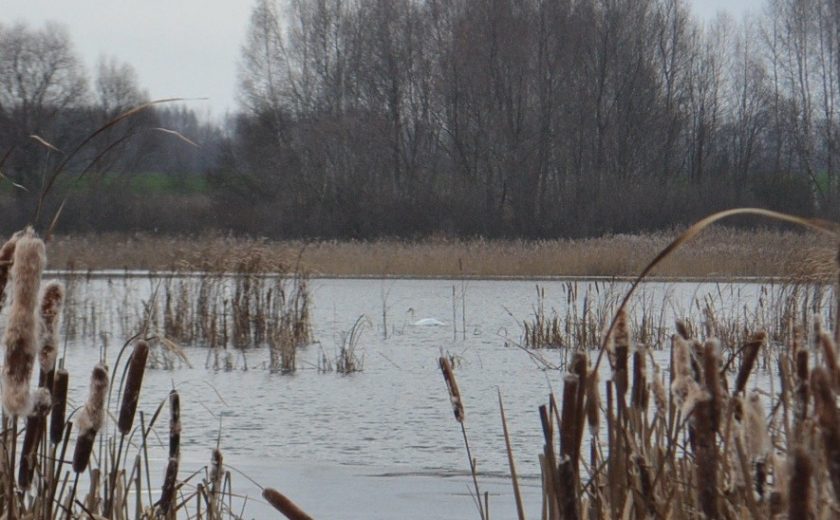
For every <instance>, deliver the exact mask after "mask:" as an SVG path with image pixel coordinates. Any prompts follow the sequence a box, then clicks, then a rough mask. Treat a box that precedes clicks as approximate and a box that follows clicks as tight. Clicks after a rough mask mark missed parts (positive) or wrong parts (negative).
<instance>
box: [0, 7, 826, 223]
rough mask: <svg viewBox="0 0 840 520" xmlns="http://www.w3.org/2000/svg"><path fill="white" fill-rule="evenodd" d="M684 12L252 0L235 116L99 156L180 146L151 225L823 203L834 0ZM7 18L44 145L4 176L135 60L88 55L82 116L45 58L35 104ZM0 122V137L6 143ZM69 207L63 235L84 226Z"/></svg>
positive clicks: (15, 118) (35, 167)
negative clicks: (167, 191) (184, 180)
mask: <svg viewBox="0 0 840 520" xmlns="http://www.w3.org/2000/svg"><path fill="white" fill-rule="evenodd" d="M689 7H690V6H689V5H688V4H687V2H686V1H685V0H283V1H275V0H258V1H257V2H256V3H255V5H254V7H253V10H252V15H251V19H250V23H249V27H248V31H247V37H246V40H245V41H244V42H243V44H242V53H241V60H240V70H239V84H240V89H239V90H240V110H239V111H238V112H237V113H236V114H234V115H233V116H232V117H230V118H229V119H228V120H227V121H226V122H225V124H224V128H218V127H216V128H214V127H212V125H203V124H202V123H200V122H196V123H195V124H194V125H193V126H192V127H190V125H183V127H179V126H178V125H179V124H180V123H179V122H178V121H177V120H175V121H165V123H169V124H171V125H172V126H173V127H174V129H175V130H177V131H179V132H182V133H183V134H184V135H189V134H190V132H198V133H200V134H203V135H202V136H201V137H202V139H201V141H202V143H201V144H202V147H201V148H199V149H192V148H191V149H190V150H189V151H186V152H185V151H184V147H183V146H182V145H183V143H182V142H180V141H179V140H172V139H161V138H162V137H171V136H164V135H161V134H162V133H161V132H140V131H138V130H136V129H135V130H134V133H135V134H136V135H134V137H139V139H134V138H132V139H131V140H126V142H125V143H120V146H124V148H122V149H123V150H125V151H124V152H122V151H121V152H120V153H118V154H105V155H106V156H110V157H114V159H113V161H115V164H117V165H119V166H120V167H121V168H124V169H126V170H134V171H138V170H141V169H143V168H145V167H146V166H143V167H139V166H137V164H136V163H135V164H131V162H132V161H140V162H141V163H142V161H143V160H145V159H144V158H148V157H150V156H149V155H148V154H147V153H145V152H143V151H142V150H141V148H140V147H142V146H149V147H151V149H155V150H157V152H155V153H157V154H158V155H157V156H156V157H158V159H157V163H156V164H162V163H166V161H167V160H169V158H170V154H175V155H177V154H181V155H182V157H187V156H189V157H192V159H190V161H192V162H190V166H189V167H186V166H185V167H180V166H179V167H178V168H173V174H184V172H186V171H188V170H189V171H190V172H194V173H196V174H199V175H202V176H203V178H204V179H205V180H206V183H207V184H206V186H207V188H206V191H205V192H203V193H202V194H201V195H200V196H196V195H195V194H192V195H190V196H189V197H191V198H190V199H189V200H188V201H187V202H189V203H186V202H185V203H181V204H173V203H172V202H173V201H169V203H168V204H166V206H165V207H162V208H159V212H156V213H155V215H157V216H158V218H159V220H160V221H159V222H157V223H156V225H159V226H161V227H163V228H165V229H169V228H170V227H171V228H172V229H173V230H178V228H179V227H180V228H183V229H181V230H186V231H195V230H200V229H206V228H216V229H218V228H221V229H229V230H236V231H246V232H250V233H256V234H265V235H269V236H295V237H330V238H331V237H353V238H369V237H377V236H402V237H418V236H428V235H435V234H444V235H447V236H476V235H481V236H488V237H499V236H521V237H531V238H540V237H555V236H590V235H597V234H602V233H607V232H633V231H639V230H651V229H660V228H663V227H670V226H673V225H679V224H683V223H686V222H690V221H693V220H696V219H697V218H699V217H700V216H703V215H705V214H707V213H710V212H712V211H715V210H719V209H723V208H728V207H733V206H746V205H749V206H761V207H766V208H771V209H776V210H781V211H787V212H793V213H797V214H801V215H819V216H823V217H827V218H837V217H838V216H840V215H838V210H837V209H836V208H837V206H838V204H837V203H838V202H840V200H838V199H840V197H838V196H840V177H838V168H839V167H840V165H838V158H839V157H838V152H840V150H839V149H838V144H840V143H838V133H840V126H838V123H840V121H838V114H837V101H838V96H840V3H838V2H835V1H832V0H768V2H767V3H766V4H765V6H764V9H763V11H762V13H760V14H759V15H757V16H754V17H751V18H745V19H743V20H740V21H737V22H736V21H735V20H732V19H731V18H728V17H725V16H719V17H717V18H715V19H713V20H711V21H707V22H703V21H700V20H698V19H696V18H694V17H692V15H691V14H690V9H689ZM26 30H28V31H29V33H32V34H34V33H35V32H37V31H32V30H31V29H26ZM14 31H15V27H11V28H9V27H2V26H0V82H2V89H3V92H2V93H0V118H2V119H0V122H2V123H3V124H2V128H4V129H7V128H8V129H11V130H10V132H11V133H12V134H13V135H16V136H18V138H19V139H21V140H22V141H20V143H16V144H17V146H18V148H20V149H24V148H26V147H28V148H33V147H34V148H39V149H40V153H34V152H33V153H31V154H21V155H22V156H23V158H21V159H19V160H21V161H24V162H25V161H27V160H28V161H31V162H33V164H25V165H19V164H17V163H14V164H13V163H11V162H8V163H7V164H5V165H4V166H2V167H0V170H3V171H4V173H6V174H7V175H8V176H9V178H11V179H16V180H19V179H23V178H25V175H37V172H39V171H43V168H44V166H43V165H42V164H41V163H40V162H39V161H44V160H45V159H44V157H45V154H44V153H43V145H42V144H41V143H39V142H37V141H35V140H33V139H31V138H29V137H28V135H29V133H30V130H29V129H30V128H33V127H32V126H31V125H32V124H33V123H32V121H45V122H46V123H42V124H45V125H47V126H50V127H51V128H52V127H56V126H57V127H63V126H67V125H68V121H79V119H84V118H89V119H90V118H93V119H92V120H93V121H96V120H97V119H96V117H100V119H99V121H101V120H102V118H107V115H103V114H105V113H107V111H106V110H105V108H106V107H110V106H118V105H119V103H118V102H117V101H116V100H118V99H120V97H119V93H121V92H124V91H125V90H123V89H122V88H121V87H122V85H123V83H120V82H116V81H113V78H112V80H111V82H110V87H107V88H104V87H100V86H99V84H100V79H99V77H100V76H101V75H103V74H104V84H105V85H106V86H107V85H108V84H109V82H108V78H109V77H131V74H128V73H126V72H125V70H126V69H125V68H124V66H122V65H120V64H118V63H115V62H107V61H106V62H103V63H102V64H101V65H100V67H99V69H101V70H97V79H95V80H94V82H93V84H94V85H95V88H92V89H91V88H90V87H87V88H88V92H91V93H93V92H95V93H97V96H98V97H95V98H94V99H97V101H95V102H88V104H86V105H85V106H84V107H83V108H80V107H78V106H77V105H73V103H74V102H77V100H79V99H80V96H79V95H78V94H72V93H71V92H72V89H73V88H76V89H81V88H82V87H80V86H78V84H77V83H76V82H74V81H70V79H68V78H72V77H73V75H72V74H70V73H69V72H65V73H62V74H63V76H62V77H63V78H64V79H63V80H62V84H63V85H64V89H63V90H62V91H58V90H56V91H55V92H53V91H50V90H47V93H48V95H44V96H41V97H38V96H35V98H36V99H42V100H43V99H49V102H46V103H42V105H43V107H47V108H46V109H44V108H43V107H42V108H35V107H36V106H37V105H38V103H36V102H34V101H25V102H24V101H23V99H25V98H26V96H27V95H29V94H31V93H32V92H34V90H33V89H31V88H26V89H19V91H15V90H14V89H13V88H9V85H11V83H8V81H7V79H6V78H7V77H8V72H7V67H8V65H7V62H8V61H9V60H7V59H6V56H7V55H8V54H7V51H6V50H5V49H6V48H5V46H6V45H8V43H7V40H8V39H9V36H8V35H9V34H10V33H14ZM47 32H49V33H50V34H51V35H52V34H57V33H58V34H60V31H47ZM42 36H44V35H42ZM65 37H66V35H65ZM41 55H43V53H40V52H39V56H41ZM70 62H71V63H72V60H70ZM56 63H61V61H60V60H58V62H56ZM72 68H73V67H69V68H67V69H66V70H68V71H69V70H71V69H72ZM109 71H110V74H109V73H108V72H109ZM82 83H84V82H82ZM128 84H131V85H133V84H134V83H133V82H132V81H129V82H128ZM74 85H75V86H74ZM128 90H129V91H131V89H128ZM100 91H101V92H100ZM134 91H135V92H136V91H137V89H136V87H135V89H134ZM50 96H52V97H50ZM109 97H111V98H115V99H116V100H114V101H108V102H105V101H103V99H105V98H109ZM88 98H89V99H90V98H91V96H88ZM66 99H69V100H71V103H70V104H69V105H68V104H67V102H66V101H62V100H66ZM133 101H135V102H136V101H137V99H134V100H133ZM62 103H65V104H64V105H63V106H62ZM130 104H131V103H126V104H124V105H119V106H128V105H130ZM187 112H188V111H187ZM57 114H61V116H60V117H57ZM165 114H166V110H165V109H161V108H158V109H156V110H154V111H151V112H148V113H147V114H146V117H158V118H160V117H164V115H165ZM185 115H187V116H188V115H189V114H188V113H186V114H185V113H182V114H181V116H185ZM6 118H9V120H10V121H12V122H13V124H14V125H18V126H13V125H12V126H7V125H6V120H7V119H6ZM176 119H177V118H176ZM187 119H188V117H187ZM77 124H78V123H77ZM133 124H134V125H135V128H150V127H152V126H153V125H154V126H160V127H164V126H165V125H164V122H161V123H160V124H158V123H155V122H152V123H148V122H146V123H144V122H142V121H139V120H138V121H135V122H134V123H133ZM27 125H30V126H27ZM71 126H72V125H71ZM93 126H95V123H93ZM127 126H128V125H127ZM77 128H78V127H77ZM17 129H25V130H23V131H17ZM3 131H4V132H5V130H3ZM55 131H56V132H58V133H60V132H59V130H58V129H57V128H56V129H55ZM114 131H115V132H120V131H122V132H126V131H129V130H127V129H126V127H122V126H120V127H117V128H115V129H114ZM140 134H142V135H140ZM8 135H9V134H8V133H5V134H0V144H4V146H5V145H6V144H7V143H9V142H14V140H13V138H11V137H8ZM39 135H41V134H39ZM121 135H122V134H119V133H117V134H116V135H114V136H113V137H112V139H113V140H119V139H120V136H121ZM72 137H73V136H72V132H71V133H70V140H71V141H72ZM59 141H60V140H59ZM129 141H130V142H131V144H128V142H129ZM151 141H153V142H151ZM51 142H52V141H51ZM108 142H110V141H108ZM161 142H164V143H165V144H161ZM100 145H101V146H107V142H105V141H102V142H101V143H100ZM59 147H60V146H59ZM156 147H160V148H156ZM91 154H92V155H93V156H94V157H97V156H96V153H95V151H94V150H91ZM184 154H187V155H184ZM46 156H47V157H53V159H52V160H56V159H55V153H51V154H46ZM184 160H186V159H184ZM102 166H103V167H102V168H101V170H102V171H105V170H109V169H111V168H112V166H110V165H102ZM176 170H177V172H178V173H176ZM21 184H23V183H21ZM18 198H25V197H23V196H20V195H18ZM135 202H137V203H138V204H141V203H142V204H145V203H148V201H135ZM68 206H69V205H68ZM81 206H82V205H81V204H77V205H76V206H75V207H76V212H75V213H71V216H70V217H68V218H67V219H66V220H65V221H64V222H63V223H64V224H65V226H68V227H72V226H75V225H77V223H76V220H75V219H77V218H81V219H82V220H80V222H83V221H85V220H84V218H82V216H83V214H84V212H85V210H84V208H82V207H81ZM118 209H119V208H115V209H114V211H117V210H118ZM87 211H92V210H91V209H90V208H88V210H87ZM97 211H98V209H97ZM138 215H139V217H143V216H146V217H147V218H148V215H149V212H148V211H140V212H138ZM164 217H166V218H164ZM85 218H87V222H94V221H95V220H96V218H94V217H85ZM170 218H171V219H174V220H172V222H169V220H168V219H170ZM118 220H119V219H118ZM129 220H130V219H129ZM168 222H169V223H168ZM125 225H126V226H129V227H130V226H133V225H137V223H133V224H132V223H130V222H125Z"/></svg>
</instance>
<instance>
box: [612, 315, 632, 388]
mask: <svg viewBox="0 0 840 520" xmlns="http://www.w3.org/2000/svg"><path fill="white" fill-rule="evenodd" d="M613 345H614V349H615V373H614V374H613V378H614V379H615V386H616V388H617V389H618V395H619V397H620V398H621V400H622V401H623V400H624V396H625V395H626V394H627V387H628V369H627V359H628V356H629V355H630V330H629V327H628V326H627V313H626V312H625V311H624V309H621V310H620V311H619V312H618V317H617V318H616V322H615V329H614V331H613Z"/></svg>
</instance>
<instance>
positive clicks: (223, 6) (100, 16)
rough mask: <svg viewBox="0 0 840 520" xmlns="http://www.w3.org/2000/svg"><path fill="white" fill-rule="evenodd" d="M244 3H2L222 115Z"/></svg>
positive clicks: (735, 5)
mask: <svg viewBox="0 0 840 520" xmlns="http://www.w3.org/2000/svg"><path fill="white" fill-rule="evenodd" d="M689 1H690V2H691V3H692V5H693V8H694V12H695V14H696V15H697V16H699V17H700V18H703V19H710V18H712V17H713V16H714V15H715V13H716V12H717V11H719V10H724V11H729V12H730V13H731V14H732V15H733V16H734V17H736V18H739V17H740V16H741V15H742V14H743V12H745V11H747V10H758V9H760V8H761V6H762V5H763V3H764V0H737V1H733V0H689ZM252 5H253V2H252V1H249V0H167V1H164V0H73V1H58V2H57V1H55V0H0V13H2V14H1V15H0V16H2V21H3V23H7V24H8V23H14V22H17V21H24V22H27V23H29V24H30V25H33V26H39V25H41V24H43V23H44V22H45V21H56V22H59V23H61V24H63V25H65V26H66V27H67V28H68V29H69V31H70V36H71V38H72V40H73V43H74V45H75V47H76V50H77V52H78V53H79V55H80V56H82V58H83V59H84V62H85V65H86V67H87V68H88V70H89V71H91V70H93V67H94V65H95V64H96V62H97V59H98V58H99V57H100V56H102V55H112V56H115V57H116V58H118V59H119V60H121V61H126V62H129V63H131V64H132V65H133V66H134V68H135V69H136V71H137V74H138V76H139V81H140V84H141V85H142V86H143V87H144V88H146V89H147V90H148V92H149V95H150V96H151V98H153V99H159V98H166V97H188V98H208V101H196V102H193V103H191V105H192V106H193V107H194V108H195V109H197V110H198V111H199V112H206V113H209V114H212V115H213V116H221V115H223V114H224V113H225V112H226V111H233V110H234V109H235V108H236V101H235V99H236V62H237V59H238V57H239V48H240V45H241V44H242V41H243V39H244V34H245V30H246V28H247V25H248V16H249V14H250V9H251V6H252Z"/></svg>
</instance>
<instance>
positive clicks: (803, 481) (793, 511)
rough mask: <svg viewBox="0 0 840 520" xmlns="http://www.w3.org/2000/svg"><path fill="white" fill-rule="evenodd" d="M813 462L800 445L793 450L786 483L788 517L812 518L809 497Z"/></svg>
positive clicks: (791, 519) (805, 519)
mask: <svg viewBox="0 0 840 520" xmlns="http://www.w3.org/2000/svg"><path fill="white" fill-rule="evenodd" d="M813 474H814V464H813V462H812V461H811V456H810V454H809V453H808V451H807V450H806V449H805V448H803V447H802V446H797V447H796V448H795V449H794V450H793V458H792V460H791V471H790V481H789V483H788V500H789V502H788V518H789V519H790V520H808V519H811V518H813V504H812V498H811V477H812V476H813Z"/></svg>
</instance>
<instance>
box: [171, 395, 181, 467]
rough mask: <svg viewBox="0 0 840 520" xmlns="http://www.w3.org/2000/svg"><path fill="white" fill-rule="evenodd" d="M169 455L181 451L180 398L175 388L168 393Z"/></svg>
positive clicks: (177, 453)
mask: <svg viewBox="0 0 840 520" xmlns="http://www.w3.org/2000/svg"><path fill="white" fill-rule="evenodd" d="M169 413H170V416H169V457H170V458H172V457H179V456H180V453H181V398H180V396H179V395H178V392H177V390H172V391H171V392H170V393H169Z"/></svg>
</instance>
